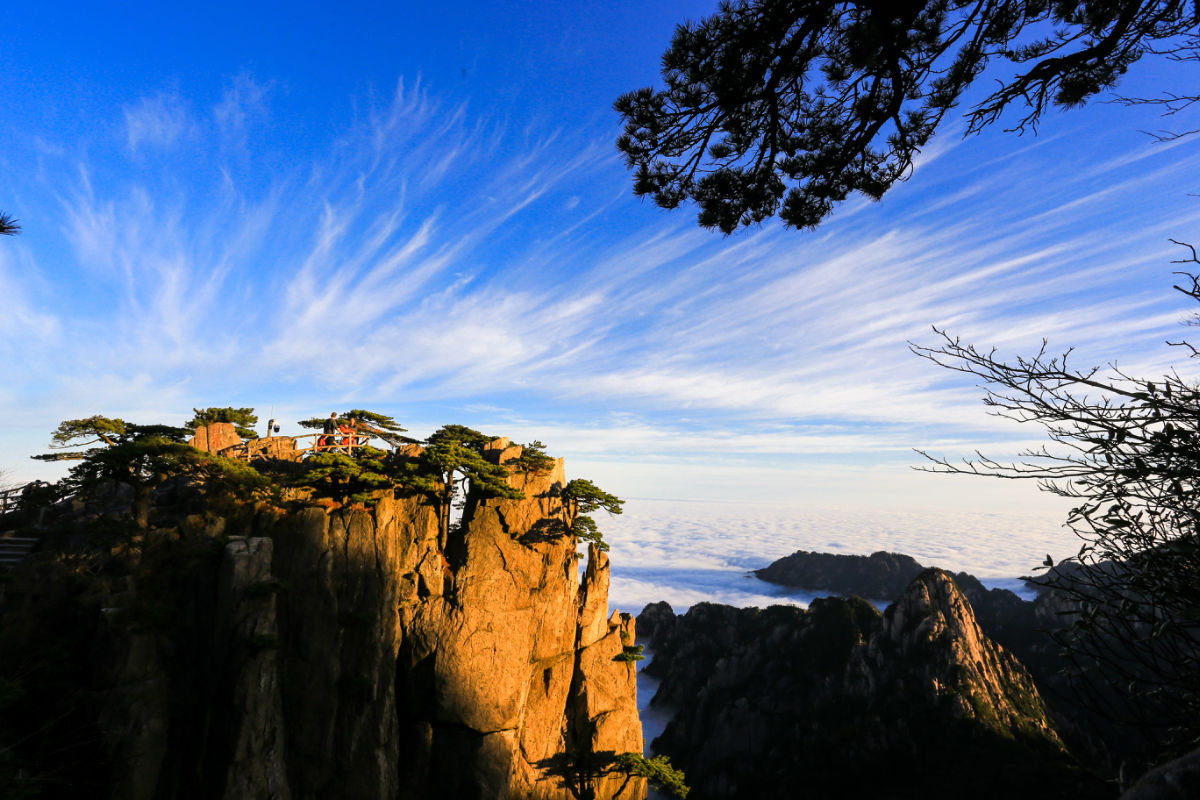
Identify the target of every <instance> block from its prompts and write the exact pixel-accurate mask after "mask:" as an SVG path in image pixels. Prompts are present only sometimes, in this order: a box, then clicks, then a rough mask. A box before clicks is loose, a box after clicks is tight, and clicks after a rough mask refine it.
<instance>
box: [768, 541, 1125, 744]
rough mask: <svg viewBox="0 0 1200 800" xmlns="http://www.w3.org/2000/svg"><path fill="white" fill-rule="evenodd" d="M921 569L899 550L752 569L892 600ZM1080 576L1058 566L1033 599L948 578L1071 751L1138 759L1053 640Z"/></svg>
mask: <svg viewBox="0 0 1200 800" xmlns="http://www.w3.org/2000/svg"><path fill="white" fill-rule="evenodd" d="M922 569H924V567H922V566H921V565H920V564H919V563H917V562H916V561H915V560H913V559H912V558H910V557H909V556H906V555H901V554H898V553H882V552H881V553H873V554H872V555H870V556H861V555H833V554H829V553H810V552H807V551H803V550H801V551H797V552H795V553H793V554H792V555H790V556H786V557H784V558H781V559H779V560H778V561H775V562H774V563H772V564H771V565H770V566H768V567H766V568H764V569H760V570H756V573H755V574H757V575H758V576H759V577H760V578H762V579H764V580H768V581H771V582H774V583H779V584H782V585H786V586H793V587H795V588H801V589H807V590H809V591H830V592H835V593H837V594H841V595H844V596H850V595H857V596H859V597H869V598H872V599H876V600H893V599H896V598H898V597H899V596H900V594H901V592H900V591H899V590H897V586H898V585H899V584H900V582H901V581H902V579H904V577H905V576H915V575H916V574H918V573H919V572H920V571H921V570H922ZM1078 571H1079V568H1078V566H1075V565H1072V564H1069V563H1068V564H1066V565H1059V566H1056V567H1055V568H1054V569H1052V570H1050V571H1049V572H1048V573H1047V574H1046V575H1044V576H1042V577H1040V578H1038V579H1036V580H1028V585H1030V586H1031V587H1034V588H1036V589H1037V590H1038V596H1037V597H1036V599H1034V600H1033V601H1026V600H1023V599H1022V598H1020V597H1019V596H1017V595H1016V594H1015V593H1013V592H1011V591H1008V590H1007V589H988V588H987V587H985V586H984V585H983V584H982V583H981V582H980V581H979V580H978V579H977V578H976V577H975V576H973V575H970V574H968V573H966V572H957V573H953V578H954V582H955V583H956V584H957V585H958V587H959V589H961V590H962V593H963V594H964V595H965V596H966V598H967V599H968V600H969V601H970V603H971V607H972V608H973V610H974V612H975V619H976V621H977V622H978V623H979V627H980V628H981V629H982V630H983V632H984V633H985V634H986V635H987V636H988V638H990V639H992V640H994V641H995V642H997V643H998V644H1000V645H1001V646H1003V647H1004V648H1005V649H1006V650H1009V651H1010V652H1012V653H1013V654H1014V655H1016V656H1017V658H1018V659H1019V660H1020V661H1021V663H1022V664H1024V665H1025V667H1027V668H1028V669H1029V671H1030V673H1031V674H1032V675H1033V677H1034V680H1035V682H1036V683H1037V686H1038V688H1039V690H1040V691H1041V692H1042V695H1043V697H1044V698H1045V699H1046V701H1047V703H1048V704H1049V707H1050V710H1051V714H1052V716H1053V717H1054V720H1055V723H1056V726H1057V727H1058V729H1059V731H1060V733H1061V734H1062V735H1063V737H1064V738H1065V739H1066V740H1067V742H1068V744H1069V745H1070V747H1071V749H1072V750H1073V751H1074V752H1077V753H1080V754H1082V755H1084V756H1086V757H1087V758H1088V760H1090V761H1093V762H1096V763H1100V764H1107V765H1110V766H1111V767H1114V768H1115V767H1116V766H1117V765H1118V764H1119V763H1120V762H1122V761H1125V760H1130V759H1132V760H1133V761H1140V760H1141V752H1140V751H1141V750H1143V749H1144V748H1143V747H1142V745H1141V744H1140V739H1141V737H1140V736H1139V732H1138V731H1136V730H1133V729H1131V728H1129V727H1128V726H1123V725H1120V724H1117V723H1115V722H1114V721H1113V720H1112V719H1110V718H1108V716H1107V715H1105V714H1098V713H1096V711H1095V709H1094V708H1093V705H1094V704H1090V703H1088V702H1083V701H1082V700H1081V697H1080V694H1079V692H1078V690H1077V688H1076V687H1075V686H1074V685H1073V683H1072V682H1073V680H1074V679H1075V676H1077V675H1078V673H1079V671H1080V669H1081V668H1082V667H1083V664H1084V662H1086V659H1083V660H1082V661H1081V662H1080V663H1075V662H1072V661H1070V660H1068V659H1067V658H1066V657H1065V655H1064V653H1063V647H1062V645H1061V644H1060V643H1059V642H1057V641H1055V638H1054V636H1053V635H1052V634H1054V633H1055V632H1059V631H1062V630H1063V629H1064V628H1065V627H1067V626H1069V625H1070V624H1071V621H1072V619H1073V617H1072V616H1071V615H1072V614H1073V613H1075V612H1076V611H1077V610H1078V608H1079V606H1078V603H1077V602H1076V601H1075V600H1074V599H1072V598H1071V597H1070V596H1069V595H1068V594H1066V593H1064V592H1062V591H1060V590H1059V589H1058V588H1056V584H1057V583H1058V582H1060V581H1065V580H1070V579H1071V576H1074V575H1077V574H1078ZM1117 699H1119V698H1111V700H1113V701H1115V700H1117ZM1104 704H1105V703H1103V702H1102V703H1101V705H1104Z"/></svg>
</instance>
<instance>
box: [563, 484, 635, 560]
mask: <svg viewBox="0 0 1200 800" xmlns="http://www.w3.org/2000/svg"><path fill="white" fill-rule="evenodd" d="M562 501H563V507H564V510H565V512H566V514H567V518H568V519H570V520H571V524H570V532H571V533H572V534H573V535H574V536H575V538H577V539H579V541H581V542H590V543H592V544H594V545H596V547H597V548H599V549H600V550H608V543H607V542H605V541H604V535H603V534H602V533H601V532H600V527H599V526H598V525H597V524H596V520H595V519H593V518H592V517H591V516H589V513H590V512H592V511H599V510H604V511H607V512H608V513H609V514H610V515H612V514H620V513H621V510H622V508H621V507H622V506H623V505H624V504H625V501H624V500H622V499H621V498H619V497H617V496H616V495H615V494H609V493H608V492H606V491H604V490H603V489H601V488H600V487H599V486H597V485H596V484H594V483H592V482H591V481H589V480H588V479H586V478H576V479H575V480H573V481H570V482H569V483H568V484H567V485H566V486H565V487H563V490H562Z"/></svg>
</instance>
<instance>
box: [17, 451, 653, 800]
mask: <svg viewBox="0 0 1200 800" xmlns="http://www.w3.org/2000/svg"><path fill="white" fill-rule="evenodd" d="M511 480H512V482H513V484H514V485H517V486H520V487H521V488H523V489H524V491H525V493H526V497H527V499H526V500H521V501H509V500H502V501H479V500H477V499H472V500H471V501H470V502H469V503H468V507H467V509H466V510H465V512H464V518H463V525H462V526H461V529H460V530H458V531H457V533H456V534H455V535H454V536H452V537H451V541H450V542H449V543H448V546H447V547H446V549H445V550H444V551H443V550H442V549H441V548H440V547H439V546H438V525H437V515H436V511H435V509H434V508H433V507H431V506H430V505H428V503H427V502H426V501H425V500H424V499H422V498H419V497H409V498H398V499H397V498H393V497H391V496H390V495H388V496H383V497H381V498H379V500H378V503H377V504H376V505H375V507H374V508H371V509H366V508H361V507H359V508H332V509H331V508H329V507H325V506H317V505H307V506H305V505H303V504H300V505H299V506H297V507H294V508H290V509H284V508H275V507H269V506H261V505H260V506H258V507H247V506H238V505H236V504H226V505H225V506H222V505H220V504H219V503H216V502H215V501H214V500H213V499H212V498H206V497H205V496H204V495H203V487H198V486H188V485H184V484H179V483H178V482H174V483H171V484H169V485H165V486H163V487H161V488H160V489H159V490H156V492H155V493H154V496H153V497H152V503H151V507H150V513H149V523H148V525H147V527H146V529H145V531H144V532H140V531H139V532H136V533H135V532H134V531H132V530H131V529H130V528H129V527H128V526H127V525H126V526H124V527H122V522H121V520H122V515H121V513H120V510H119V509H112V508H110V509H106V511H107V512H108V516H107V517H105V515H104V514H101V513H96V512H93V511H92V510H91V509H90V508H89V507H88V506H87V504H86V503H75V504H74V507H73V508H72V509H70V510H69V511H68V510H60V512H61V513H60V519H58V520H57V522H55V523H53V525H57V528H56V529H55V530H51V531H48V533H47V537H46V539H45V542H44V545H45V546H44V550H45V551H46V553H45V555H44V556H43V557H42V558H40V559H39V560H36V561H34V562H32V563H30V565H29V572H28V573H27V575H25V576H24V577H23V578H22V580H27V581H29V582H30V585H39V584H40V585H44V586H47V587H49V588H48V590H47V591H44V592H42V593H41V594H34V593H30V592H25V593H23V594H21V595H20V598H21V599H20V602H17V601H16V600H14V599H13V597H16V595H10V598H9V599H10V600H11V602H9V603H7V604H6V605H5V606H4V607H2V608H0V614H2V615H3V616H2V618H0V666H5V667H6V666H8V664H5V663H4V662H9V663H11V660H12V659H11V656H12V654H14V653H19V652H21V650H22V649H23V648H24V649H26V650H28V649H30V648H34V649H36V648H40V647H42V646H43V644H45V643H44V642H43V641H42V640H43V639H45V638H46V636H48V635H50V634H48V633H47V630H48V629H52V630H53V631H55V633H54V635H55V636H58V637H59V638H58V639H55V640H54V641H53V642H51V643H50V644H46V647H51V646H53V647H59V646H62V645H69V646H70V647H72V648H73V649H74V650H75V651H76V652H77V653H78V655H77V656H72V657H70V658H69V659H68V661H67V663H65V664H63V665H62V666H63V667H64V668H65V671H66V674H65V675H63V676H60V677H61V678H62V681H61V683H63V685H66V686H70V687H73V689H75V690H79V691H82V692H83V693H84V694H83V696H84V697H85V698H86V699H85V700H84V701H83V702H82V703H80V704H78V706H77V707H76V708H75V709H74V710H73V711H72V712H71V714H72V716H71V717H70V718H69V722H70V724H71V727H72V729H75V730H78V729H83V728H86V730H87V731H88V732H89V735H90V738H89V739H88V743H87V744H86V745H83V744H81V745H79V746H78V747H77V748H76V749H75V750H73V751H70V752H68V755H67V756H66V758H65V760H66V761H68V762H71V763H72V766H71V771H72V774H71V775H70V776H69V782H68V784H67V785H82V784H83V782H85V781H86V782H87V786H86V790H85V789H79V790H78V791H76V793H75V794H71V793H70V792H68V793H67V794H64V795H63V796H78V797H85V796H86V797H112V798H121V799H122V800H124V799H125V798H129V800H134V799H135V798H136V799H137V800H141V799H142V798H145V799H146V800H151V799H152V798H153V799H154V800H158V799H159V798H220V797H225V798H278V799H280V800H282V799H283V798H306V799H307V798H312V799H314V800H316V799H318V798H322V799H323V798H329V799H330V800H332V799H333V798H349V797H353V798H396V797H402V798H404V797H409V798H425V797H456V798H501V797H513V798H517V797H520V798H526V797H527V798H546V799H547V800H549V799H550V798H555V799H558V798H562V799H563V800H565V799H566V798H571V797H595V798H617V797H620V798H642V797H644V796H645V781H644V779H625V778H623V777H622V776H620V775H613V774H611V773H610V772H609V771H608V770H607V765H608V762H609V761H610V760H611V758H612V757H613V756H615V755H616V754H619V753H622V752H628V751H636V752H640V751H641V746H642V742H641V726H640V723H639V721H638V717H637V703H636V682H635V674H634V670H633V668H632V667H631V665H629V664H625V663H622V662H618V661H616V660H615V658H616V656H617V655H618V654H620V653H621V652H622V648H623V646H624V645H625V644H626V643H632V641H633V637H634V624H633V620H632V619H631V618H630V617H628V615H620V614H617V613H614V614H612V615H611V616H610V615H609V614H608V607H607V606H608V602H607V595H608V575H609V563H608V558H607V556H606V555H605V554H604V553H601V552H598V551H596V550H594V549H591V550H589V553H588V564H587V570H586V573H585V575H584V578H583V580H582V582H581V581H580V579H579V577H578V572H577V558H576V555H575V552H574V544H573V541H572V540H569V539H567V538H562V537H559V538H553V537H545V536H540V537H529V536H527V535H526V534H528V533H529V531H530V529H531V528H532V527H533V526H534V525H536V524H538V522H539V521H540V520H544V519H546V518H557V517H559V516H561V514H562V509H561V507H560V505H559V502H558V499H557V495H556V491H555V489H556V488H558V487H561V485H562V483H563V467H562V462H561V461H559V462H558V463H557V464H556V465H555V468H554V469H553V470H551V471H550V472H548V473H543V474H535V475H529V476H525V475H522V474H519V473H517V474H514V475H513V476H512V478H511ZM110 505H111V504H110ZM100 528H103V529H105V530H108V531H110V535H109V534H106V535H109V538H108V539H105V540H104V541H105V542H106V546H105V547H104V548H99V547H97V542H98V541H99V539H98V538H97V535H96V534H95V531H96V530H99V529H100ZM82 561H87V562H88V563H89V564H92V565H93V566H92V567H89V568H88V569H87V570H80V569H78V568H77V567H78V564H79V563H81V562H82ZM48 626H49V628H48ZM85 653H86V654H87V655H86V657H84V656H83V654H85ZM35 683H36V682H35ZM29 688H30V689H31V690H32V692H33V695H34V696H37V693H38V692H39V691H41V688H40V687H39V686H37V685H31V686H30V687H29ZM18 706H19V704H18ZM24 710H27V709H24ZM24 710H23V709H22V708H20V707H14V708H11V709H6V708H3V707H0V725H2V724H3V723H4V722H6V721H8V718H7V717H5V716H4V715H5V714H6V713H11V714H14V715H15V714H19V713H23V711H24ZM60 727H61V728H62V729H63V730H59V728H60ZM55 737H59V739H61V740H62V741H68V740H70V736H68V731H67V725H66V723H63V724H61V725H60V724H59V723H55V724H53V725H51V729H50V730H49V732H48V733H47V734H46V735H45V739H46V741H45V744H46V745H47V747H49V746H51V745H54V744H55V741H56V739H55ZM72 741H73V740H71V741H68V744H71V747H75V745H74V744H72V743H71V742H72ZM68 750H70V748H68ZM40 752H41V751H39V753H40ZM31 753H32V751H31ZM37 755H38V753H32V760H34V761H36V760H37V758H36V756H37ZM72 759H75V760H77V761H78V763H74V762H73V761H72ZM76 773H77V774H76ZM0 777H2V776H0Z"/></svg>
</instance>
